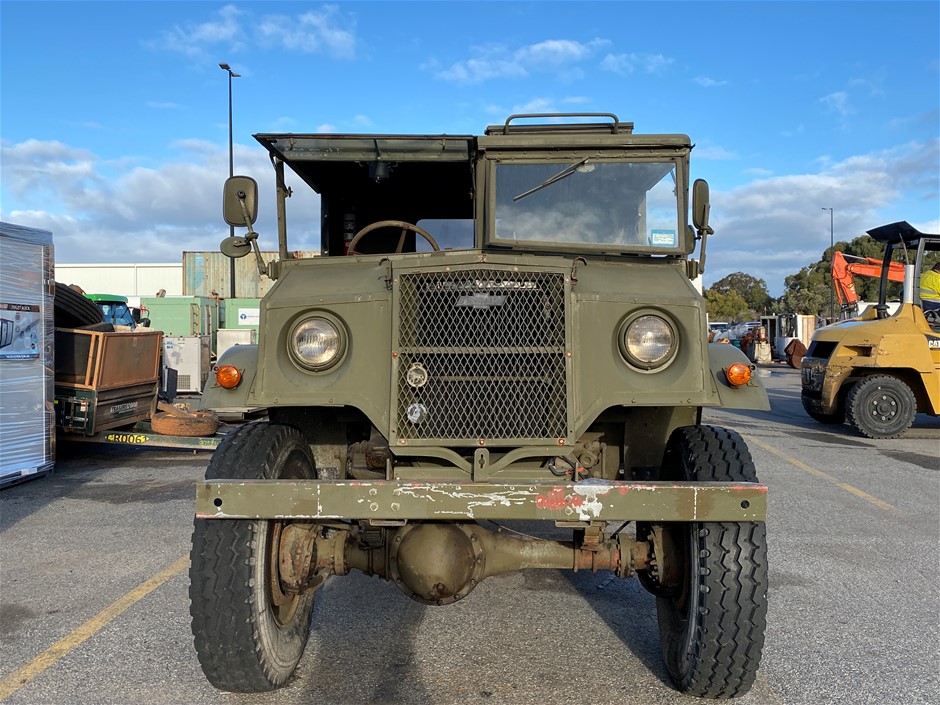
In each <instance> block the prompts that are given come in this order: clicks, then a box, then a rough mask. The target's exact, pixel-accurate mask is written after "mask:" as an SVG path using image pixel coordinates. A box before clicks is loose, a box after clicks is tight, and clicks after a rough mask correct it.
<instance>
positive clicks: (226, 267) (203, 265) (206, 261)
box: [183, 250, 320, 299]
mask: <svg viewBox="0 0 940 705" xmlns="http://www.w3.org/2000/svg"><path fill="white" fill-rule="evenodd" d="M319 255H320V253H319V252H316V251H305V250H299V251H295V252H292V253H291V256H293V257H294V258H297V259H301V258H308V257H318V256H319ZM261 258H262V259H263V260H264V261H265V262H271V261H272V260H275V259H277V252H262V253H261ZM234 261H235V296H236V297H237V298H258V299H260V298H261V297H263V296H264V295H265V294H267V293H268V290H269V289H270V288H271V287H272V286H274V282H273V281H272V280H271V279H268V278H267V277H264V276H261V275H260V274H258V261H257V260H256V259H255V255H254V253H252V254H249V255H247V256H245V257H241V258H240V259H236V260H234ZM231 262H232V260H230V259H229V258H228V257H226V256H225V255H223V254H222V253H221V252H184V253H183V294H185V295H186V296H211V295H212V292H213V291H214V292H216V294H218V295H219V296H223V297H226V298H229V295H230V294H231V285H230V284H229V282H230V281H231V280H230V275H231V266H232V265H231Z"/></svg>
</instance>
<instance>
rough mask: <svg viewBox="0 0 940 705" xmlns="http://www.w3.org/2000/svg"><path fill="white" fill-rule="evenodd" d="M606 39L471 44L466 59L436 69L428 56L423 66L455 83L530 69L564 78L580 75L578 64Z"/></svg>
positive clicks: (526, 73)
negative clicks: (514, 45) (514, 44)
mask: <svg viewBox="0 0 940 705" xmlns="http://www.w3.org/2000/svg"><path fill="white" fill-rule="evenodd" d="M609 43H610V42H608V41H607V40H606V39H593V40H591V41H589V42H578V41H575V40H572V39H548V40H545V41H542V42H537V43H535V44H529V45H526V46H523V47H520V48H518V49H510V48H508V47H506V46H504V45H502V44H488V45H484V46H479V47H474V48H473V49H472V50H471V53H472V54H473V56H472V57H471V58H469V59H463V60H461V61H457V62H454V63H453V64H451V65H450V66H449V67H448V68H445V69H440V68H439V66H440V64H439V62H438V61H437V60H434V59H432V60H429V61H427V62H425V63H424V64H423V68H425V69H427V70H430V71H434V72H435V75H436V76H437V77H438V78H441V79H444V80H445V81H453V82H455V83H463V84H470V83H482V82H483V81H487V80H491V79H497V78H525V77H526V76H529V75H530V74H532V73H538V72H546V73H555V74H556V75H559V76H560V77H561V78H562V79H564V80H565V81H568V82H570V81H572V80H576V79H577V78H578V77H580V76H582V75H583V73H582V72H581V70H580V68H579V67H578V64H579V63H581V62H583V61H585V60H586V59H588V58H590V57H591V56H594V55H595V54H596V53H597V52H598V51H600V50H602V49H603V48H604V47H606V46H607V45H608V44H609Z"/></svg>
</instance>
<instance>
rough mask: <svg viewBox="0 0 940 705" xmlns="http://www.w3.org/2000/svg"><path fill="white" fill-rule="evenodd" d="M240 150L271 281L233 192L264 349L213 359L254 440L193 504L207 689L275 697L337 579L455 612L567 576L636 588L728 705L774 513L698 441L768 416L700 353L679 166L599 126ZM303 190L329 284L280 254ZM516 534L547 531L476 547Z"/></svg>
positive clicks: (675, 144)
mask: <svg viewBox="0 0 940 705" xmlns="http://www.w3.org/2000/svg"><path fill="white" fill-rule="evenodd" d="M585 117H586V119H588V120H590V121H591V122H587V123H585V122H583V121H579V120H583V119H585ZM533 121H534V122H533ZM256 138H257V139H258V141H259V142H260V143H261V144H262V145H263V146H264V148H265V149H266V150H267V151H268V153H269V155H270V158H271V162H272V164H273V166H274V170H275V172H274V177H275V183H276V189H277V207H278V213H279V217H278V223H279V231H278V241H279V257H278V260H277V261H274V262H270V263H268V262H265V261H264V260H263V259H262V257H261V254H260V249H259V246H258V237H259V236H258V233H256V232H255V231H254V230H253V229H252V224H253V223H254V222H255V218H256V215H257V203H258V200H259V197H258V190H257V185H256V182H255V181H254V180H253V179H251V178H249V177H245V176H236V177H233V178H231V179H229V180H228V181H227V182H226V185H225V188H224V198H223V201H224V214H225V219H226V221H227V222H229V223H231V224H232V225H235V226H238V227H240V228H241V227H246V228H247V233H246V234H245V235H236V236H233V237H229V238H227V239H226V240H224V241H223V243H222V247H221V249H222V251H223V252H224V253H226V254H228V255H229V256H232V257H240V256H245V255H251V254H252V252H253V253H254V257H255V258H256V262H257V264H258V267H259V270H260V271H262V272H263V273H264V274H265V275H266V276H268V277H270V278H273V279H276V280H277V283H276V284H275V286H273V287H271V288H270V289H269V291H268V293H267V294H266V295H265V296H264V298H263V300H262V301H261V304H260V309H261V310H260V335H259V343H258V345H238V346H236V347H233V348H231V349H230V350H229V351H228V352H226V353H225V354H224V355H223V356H222V358H221V359H220V360H219V364H218V369H217V372H216V375H215V376H214V377H210V381H209V383H208V384H207V386H206V388H205V389H204V393H203V408H208V409H215V408H233V407H263V408H267V410H268V420H267V421H265V422H260V423H252V424H248V425H246V426H244V427H242V428H240V429H239V430H237V431H235V432H233V433H230V434H228V435H227V436H226V438H225V440H224V441H223V442H222V443H221V445H220V446H219V448H218V450H216V452H215V454H214V455H213V458H212V461H211V463H210V465H209V468H208V470H207V474H206V481H205V482H203V483H199V484H198V485H197V500H196V520H195V530H194V533H193V550H192V563H191V572H190V582H191V588H190V597H191V601H192V607H191V611H192V616H193V633H194V636H195V646H196V652H197V654H198V656H199V660H200V663H201V664H202V668H203V670H204V672H205V674H206V676H207V677H208V679H209V680H210V681H211V682H212V683H213V684H214V685H215V686H217V687H219V688H221V689H224V690H230V691H260V690H270V689H273V688H276V687H278V686H280V685H282V684H284V683H285V682H286V681H287V679H288V678H290V676H291V673H292V672H293V671H294V668H295V666H296V665H297V663H298V661H299V660H300V657H301V654H302V653H303V650H304V645H305V643H306V640H307V634H308V629H309V624H310V617H311V614H312V609H313V603H314V600H315V599H317V598H318V597H322V596H323V594H322V591H320V588H321V587H322V586H323V585H324V581H325V580H326V578H327V577H328V576H330V575H345V574H347V573H348V572H350V571H351V570H353V569H355V570H359V571H362V572H365V573H368V574H372V575H378V576H380V577H382V578H385V579H386V580H388V581H390V582H391V583H393V584H394V585H395V586H397V587H398V588H399V589H401V590H402V591H403V592H404V593H405V594H406V595H407V596H409V597H410V598H412V599H414V600H416V601H418V602H420V603H422V604H427V605H447V604H452V603H454V602H456V601H458V600H463V599H465V598H466V597H467V596H468V595H469V593H470V592H471V591H472V590H473V588H474V587H476V586H477V585H478V584H479V583H480V582H481V581H482V580H484V579H485V578H486V577H488V576H492V575H498V574H500V573H505V572H508V571H514V570H520V569H523V568H527V569H530V568H550V569H561V568H563V569H574V570H587V569H590V570H608V571H611V572H612V573H614V574H615V575H617V576H620V577H628V576H631V575H637V576H638V577H639V579H640V581H641V582H642V584H643V586H644V587H645V588H646V589H647V590H649V591H650V592H652V593H653V594H654V595H656V597H657V611H658V613H659V624H660V640H661V644H662V650H663V654H664V657H665V660H666V664H667V667H668V670H669V673H670V675H671V676H672V678H673V680H674V682H675V684H676V687H677V688H678V689H680V690H681V691H683V692H687V693H692V694H695V695H700V696H706V697H731V696H735V695H741V694H743V693H745V692H747V690H748V689H749V688H750V686H751V684H752V683H753V681H754V678H755V674H756V671H757V667H758V663H759V660H760V653H761V648H762V646H763V641H764V628H765V620H766V613H767V553H766V551H767V548H766V539H765V528H764V523H763V522H764V517H765V510H766V487H765V486H763V485H760V484H758V482H757V477H756V474H755V469H754V463H753V461H752V459H751V456H750V453H749V451H748V449H747V446H746V444H745V442H744V441H743V440H742V438H741V437H740V436H739V435H738V434H737V433H735V432H734V431H731V430H727V429H724V428H720V427H716V426H709V425H703V424H702V423H701V418H702V409H703V408H705V407H722V406H724V407H734V408H745V409H768V408H769V404H768V400H767V395H766V392H765V390H764V389H763V387H762V386H761V385H760V384H759V383H758V381H757V380H756V377H755V378H752V377H751V373H752V370H753V366H752V365H751V364H750V362H749V361H748V360H747V359H746V358H745V357H744V356H743V355H742V354H741V352H740V351H739V350H737V349H735V348H733V347H731V346H728V345H709V344H708V343H707V342H706V340H705V338H704V336H703V335H702V331H703V330H705V327H706V321H707V318H706V306H705V300H704V299H703V297H702V295H701V294H700V293H699V292H698V291H697V290H696V288H695V286H694V285H693V281H694V280H695V279H696V278H697V277H698V276H699V274H700V272H701V270H702V266H703V264H704V261H705V243H706V237H707V235H708V234H710V233H711V232H712V230H711V228H710V227H709V224H708V216H709V198H708V185H707V184H706V183H705V182H704V181H701V180H699V181H696V182H695V184H694V186H693V187H692V198H691V203H690V200H689V181H688V179H689V176H688V175H689V155H690V152H691V150H692V143H691V141H690V139H689V138H688V137H687V136H686V135H674V134H654V135H640V134H635V133H634V131H633V125H632V123H623V122H621V121H620V120H619V119H618V118H617V117H616V116H615V115H613V114H602V115H598V114H590V115H588V116H572V115H539V116H532V115H525V116H512V117H510V118H509V119H508V120H506V122H505V123H504V124H501V125H496V126H493V127H490V128H488V129H487V130H486V132H485V134H484V135H482V136H455V135H378V134H377V135H351V134H342V135H332V134H297V135H290V134H260V135H256ZM285 167H289V168H290V170H292V172H293V176H294V178H293V179H292V183H291V184H290V185H288V176H287V174H286V173H285V172H286V169H285ZM297 181H299V182H302V183H304V184H306V185H307V186H309V187H310V188H312V189H314V190H315V191H316V192H317V193H318V194H319V195H320V212H321V221H320V222H321V226H322V240H321V252H322V253H323V256H319V257H315V258H307V259H302V258H296V257H293V256H292V254H291V251H290V250H289V249H288V241H287V222H288V217H287V205H288V202H287V196H288V195H289V194H290V192H291V191H292V189H294V188H296V187H297V183H296V182H297ZM690 205H691V211H692V222H693V224H694V228H693V227H690V226H689V225H688V212H689V209H690ZM299 225H300V227H302V228H306V227H308V226H309V222H308V221H307V220H306V219H304V220H302V221H301V222H300V224H299ZM439 238H440V240H439ZM697 241H698V242H700V243H701V244H700V247H699V253H698V259H693V258H691V255H692V254H693V250H694V248H695V244H696V242H697ZM439 243H440V244H439ZM441 245H443V247H442V246H441ZM513 519H523V520H539V521H540V522H542V525H543V526H547V528H548V531H544V532H542V533H543V535H542V536H541V537H527V538H518V537H513V536H510V535H509V534H507V533H505V532H501V531H495V530H493V529H492V528H490V527H488V526H486V525H484V524H483V523H480V522H485V521H488V520H492V521H502V520H513ZM608 522H616V524H613V525H611V524H609V523H608ZM630 522H635V527H631V528H630V529H629V531H628V530H627V526H628V524H630ZM616 526H619V528H616V529H615V530H612V528H613V527H616ZM556 527H560V528H563V529H565V530H567V531H570V532H571V534H570V536H571V538H570V540H568V541H558V540H556V538H555V537H554V536H553V535H552V533H553V532H554V531H555V528H556ZM369 609H370V610H379V609H381V605H370V606H369ZM364 648H367V647H364ZM586 663H590V656H587V661H586Z"/></svg>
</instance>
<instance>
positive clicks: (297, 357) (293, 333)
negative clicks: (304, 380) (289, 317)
mask: <svg viewBox="0 0 940 705" xmlns="http://www.w3.org/2000/svg"><path fill="white" fill-rule="evenodd" d="M315 321H321V322H323V323H326V324H327V325H328V326H329V327H330V328H332V329H333V331H334V332H335V335H336V351H335V352H334V353H333V355H332V356H331V357H329V358H328V359H325V360H323V361H320V362H311V361H310V360H307V359H305V358H304V357H303V356H301V354H300V352H299V351H298V350H297V334H298V333H299V332H300V331H301V329H302V328H303V326H305V325H308V324H311V323H313V322H315ZM348 340H349V336H348V334H347V332H346V326H345V325H343V322H342V321H341V320H340V319H339V318H337V317H336V316H334V315H332V314H330V313H327V312H326V311H306V312H304V313H303V314H301V315H300V316H298V318H297V320H295V321H294V323H293V324H292V325H291V327H290V332H289V333H288V335H287V345H286V347H287V354H288V356H289V357H290V360H291V362H293V363H294V365H295V366H296V367H297V368H299V369H300V370H302V371H304V372H326V371H327V370H331V369H333V368H334V367H336V366H337V365H338V364H339V363H340V362H342V360H343V359H344V358H345V357H346V350H347V348H348Z"/></svg>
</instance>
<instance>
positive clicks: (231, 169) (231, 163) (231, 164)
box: [219, 61, 241, 299]
mask: <svg viewBox="0 0 940 705" xmlns="http://www.w3.org/2000/svg"><path fill="white" fill-rule="evenodd" d="M219 68H220V69H222V70H223V71H226V72H228V175H229V178H231V177H233V176H235V153H234V151H233V144H232V79H233V78H241V74H238V73H235V72H234V71H232V67H231V66H229V65H228V64H227V63H225V62H224V61H223V62H221V63H220V64H219ZM228 234H229V237H235V226H234V225H229V226H228ZM229 282H230V283H231V286H230V288H229V296H231V298H233V299H234V298H235V258H234V257H230V258H229Z"/></svg>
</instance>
